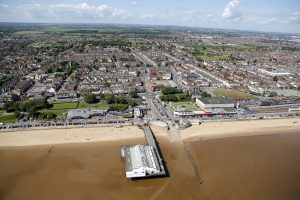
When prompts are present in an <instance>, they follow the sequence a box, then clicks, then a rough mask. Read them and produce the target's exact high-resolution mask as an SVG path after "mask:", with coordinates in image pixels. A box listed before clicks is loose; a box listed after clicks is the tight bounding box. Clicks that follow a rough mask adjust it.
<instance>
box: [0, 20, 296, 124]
mask: <svg viewBox="0 0 300 200" xmlns="http://www.w3.org/2000/svg"><path fill="white" fill-rule="evenodd" d="M0 37H1V41H0V66H1V68H0V108H1V110H0V123H1V125H0V129H16V128H17V129H20V128H34V127H49V126H93V125H104V126H107V125H118V126H122V125H124V124H134V125H139V124H141V123H149V122H151V121H162V122H165V123H166V124H167V125H168V126H169V128H171V129H172V128H176V129H177V128H184V127H187V126H190V125H191V124H201V122H203V121H212V120H240V119H265V118H281V117H293V116H298V115H300V59H299V58H300V37H299V36H297V35H292V34H275V33H274V34H271V33H261V32H245V31H241V32H238V31H228V30H226V31H225V30H218V29H213V30H212V29H201V28H184V27H164V26H134V25H132V26H126V27H123V26H117V25H64V26H62V25H57V24H54V25H51V24H50V25H45V24H25V25H24V24H23V25H22V26H19V25H18V24H6V23H2V24H1V26H0Z"/></svg>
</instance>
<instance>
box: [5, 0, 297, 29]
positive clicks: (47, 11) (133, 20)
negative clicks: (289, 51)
mask: <svg viewBox="0 0 300 200" xmlns="http://www.w3.org/2000/svg"><path fill="white" fill-rule="evenodd" d="M0 21H1V22H10V23H63V24H65V23H68V24H74V23H75V24H95V23H97V24H98V23H101V24H103V23H104V24H132V25H163V26H187V27H199V28H216V29H232V30H246V31H263V32H279V33H300V3H299V2H298V1H297V0H275V1H271V0H266V1H263V2H261V1H259V0H251V1H250V0H215V1H214V2H206V1H203V0H201V1H196V0H187V1H185V2H182V1H169V0H167V1H163V2H159V1H157V0H154V1H151V2H148V1H142V0H128V1H120V0H113V1H108V0H103V1H96V0H66V1H61V0H51V1H45V0H16V1H8V0H2V1H1V3H0Z"/></svg>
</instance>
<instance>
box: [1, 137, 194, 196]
mask: <svg viewBox="0 0 300 200" xmlns="http://www.w3.org/2000/svg"><path fill="white" fill-rule="evenodd" d="M159 141H160V144H161V145H162V146H163V148H162V151H163V154H164V157H165V159H166V160H167V166H168V169H169V171H170V174H172V175H171V177H169V178H160V179H148V180H139V181H132V180H127V179H126V178H125V172H124V167H125V164H124V161H121V158H120V145H124V141H113V142H109V143H108V142H95V143H82V144H64V145H62V144H57V145H52V146H51V145H49V146H35V147H17V148H12V147H10V148H7V147H5V148H4V147H2V148H1V149H0V162H1V163H0V165H1V170H0V199H2V200H18V199H20V200H21V199H22V200H24V199H30V200H35V199H36V200H40V199H43V200H48V199H49V200H53V199H64V200H76V199H124V200H127V199H128V200H129V199H198V198H199V196H198V195H199V194H198V192H197V190H198V189H199V184H198V183H197V181H196V179H195V177H194V171H193V167H192V165H191V164H190V162H189V160H188V158H187V157H186V154H185V152H184V151H182V150H181V151H178V148H179V147H178V145H179V146H180V145H182V144H178V145H176V144H175V145H172V146H171V145H169V142H168V140H167V138H165V137H161V138H159ZM135 143H145V140H144V139H133V140H127V142H126V143H125V144H135Z"/></svg>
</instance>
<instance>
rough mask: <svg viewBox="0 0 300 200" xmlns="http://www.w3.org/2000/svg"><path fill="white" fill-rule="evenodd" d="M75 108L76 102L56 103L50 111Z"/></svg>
mask: <svg viewBox="0 0 300 200" xmlns="http://www.w3.org/2000/svg"><path fill="white" fill-rule="evenodd" d="M77 106H78V102H69V103H57V104H53V107H52V108H51V109H50V110H66V109H76V108H77Z"/></svg>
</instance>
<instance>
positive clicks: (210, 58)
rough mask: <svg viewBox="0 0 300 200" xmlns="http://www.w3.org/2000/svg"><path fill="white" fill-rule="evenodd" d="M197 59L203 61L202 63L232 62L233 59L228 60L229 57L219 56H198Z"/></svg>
mask: <svg viewBox="0 0 300 200" xmlns="http://www.w3.org/2000/svg"><path fill="white" fill-rule="evenodd" d="M197 58H200V59H203V60H204V61H232V60H233V59H232V58H230V57H229V56H225V55H223V56H219V55H213V56H208V55H203V56H198V57H197Z"/></svg>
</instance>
